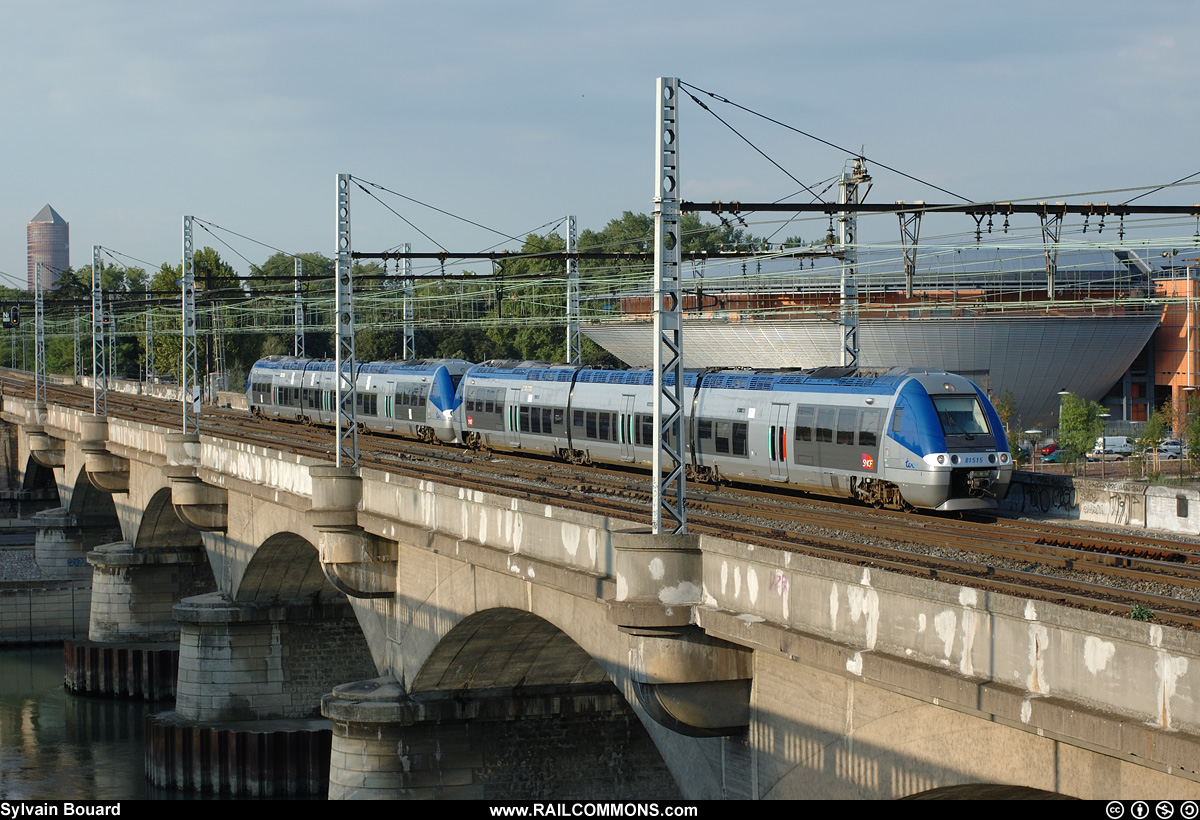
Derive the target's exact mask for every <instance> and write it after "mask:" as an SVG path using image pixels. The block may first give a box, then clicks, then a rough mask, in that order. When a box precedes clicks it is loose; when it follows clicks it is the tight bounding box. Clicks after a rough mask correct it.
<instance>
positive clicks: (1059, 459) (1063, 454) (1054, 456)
mask: <svg viewBox="0 0 1200 820" xmlns="http://www.w3.org/2000/svg"><path fill="white" fill-rule="evenodd" d="M1066 460H1067V451H1066V450H1060V449H1058V448H1057V447H1055V448H1054V452H1052V453H1050V454H1049V455H1044V456H1042V463H1043V464H1061V463H1063V462H1065V461H1066Z"/></svg>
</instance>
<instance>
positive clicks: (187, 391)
mask: <svg viewBox="0 0 1200 820" xmlns="http://www.w3.org/2000/svg"><path fill="white" fill-rule="evenodd" d="M180 292H181V296H182V299H181V301H182V316H181V324H180V327H181V328H182V331H183V333H182V335H183V351H182V358H181V360H180V365H179V371H180V372H179V375H180V379H179V384H180V387H181V388H182V390H183V432H184V433H198V432H200V383H199V381H198V378H199V371H198V369H197V355H196V260H195V256H194V246H193V244H192V217H190V216H185V217H184V218H183V279H181V280H180Z"/></svg>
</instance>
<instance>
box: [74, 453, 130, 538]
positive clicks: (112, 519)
mask: <svg viewBox="0 0 1200 820" xmlns="http://www.w3.org/2000/svg"><path fill="white" fill-rule="evenodd" d="M67 512H68V513H70V514H71V515H74V516H76V517H77V518H79V519H80V520H87V521H89V522H93V523H97V524H99V523H103V524H106V525H108V524H111V525H112V526H118V527H119V526H120V521H119V519H118V518H117V505H116V502H115V501H114V500H113V496H112V493H108V492H105V491H104V490H101V489H98V488H97V487H96V485H94V484H92V482H91V480H90V479H88V477H87V470H85V469H84V468H82V467H80V468H79V472H78V473H77V474H76V476H75V482H74V489H73V490H72V491H71V501H70V506H68V508H67Z"/></svg>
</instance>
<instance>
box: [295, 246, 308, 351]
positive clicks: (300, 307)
mask: <svg viewBox="0 0 1200 820" xmlns="http://www.w3.org/2000/svg"><path fill="white" fill-rule="evenodd" d="M295 262H296V276H295V284H296V313H295V315H296V343H295V345H294V348H293V349H294V350H295V353H296V355H297V356H299V357H300V358H303V357H304V356H305V353H304V293H303V291H302V290H301V288H300V277H301V276H302V275H303V273H304V260H302V259H301V258H300V257H299V256H297V257H296V259H295Z"/></svg>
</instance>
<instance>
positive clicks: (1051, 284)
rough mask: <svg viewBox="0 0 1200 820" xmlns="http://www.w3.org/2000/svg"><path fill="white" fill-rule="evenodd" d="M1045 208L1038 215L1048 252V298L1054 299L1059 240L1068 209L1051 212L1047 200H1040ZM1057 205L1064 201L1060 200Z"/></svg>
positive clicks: (1040, 203) (1043, 240) (1043, 242)
mask: <svg viewBox="0 0 1200 820" xmlns="http://www.w3.org/2000/svg"><path fill="white" fill-rule="evenodd" d="M1038 204H1039V205H1041V206H1042V208H1043V210H1042V212H1041V213H1040V214H1039V215H1038V216H1039V217H1040V218H1041V220H1042V244H1043V245H1044V246H1045V252H1046V298H1047V299H1049V300H1051V301H1053V300H1054V290H1055V280H1056V279H1057V277H1058V240H1059V237H1061V236H1062V223H1063V216H1064V215H1065V214H1066V209H1065V208H1063V209H1062V210H1060V211H1059V212H1057V213H1050V211H1049V210H1048V209H1046V203H1045V202H1039V203H1038ZM1055 204H1057V205H1063V204H1064V203H1062V202H1058V203H1055Z"/></svg>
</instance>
